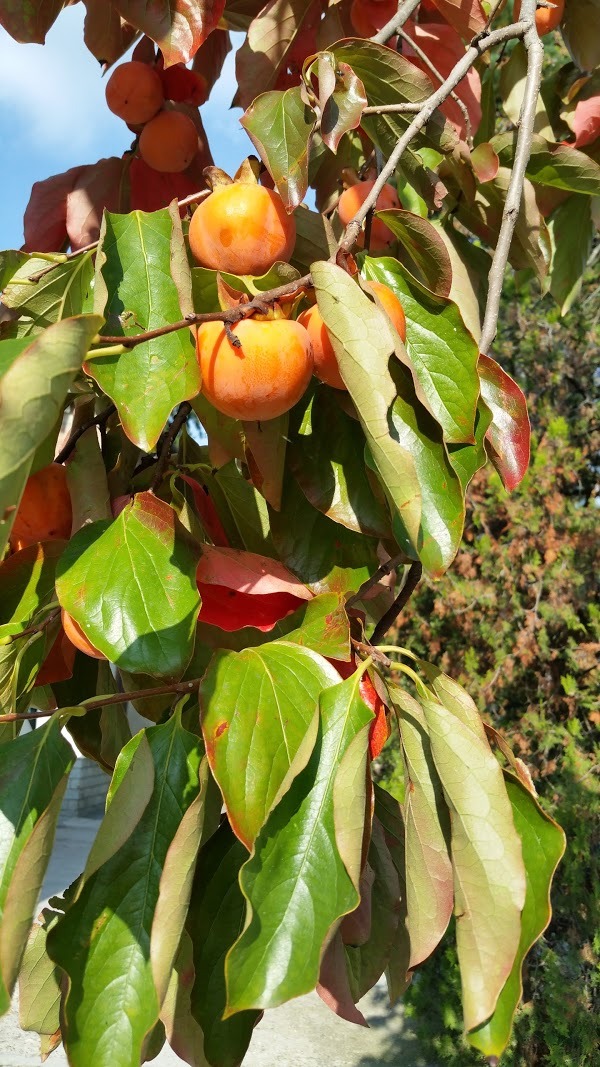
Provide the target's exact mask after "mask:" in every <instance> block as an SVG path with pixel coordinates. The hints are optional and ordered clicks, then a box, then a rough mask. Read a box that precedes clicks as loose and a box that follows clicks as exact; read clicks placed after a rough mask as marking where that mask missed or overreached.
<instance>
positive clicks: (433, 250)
mask: <svg viewBox="0 0 600 1067" xmlns="http://www.w3.org/2000/svg"><path fill="white" fill-rule="evenodd" d="M375 217H376V218H378V219H381V221H382V222H384V223H385V225H386V226H387V227H388V229H390V230H391V231H392V233H393V234H394V236H395V237H397V238H398V240H399V241H400V244H401V245H402V252H403V253H404V259H403V262H404V264H405V266H406V267H408V269H409V271H410V272H411V274H412V275H413V276H414V277H415V278H416V280H417V281H419V282H421V283H422V284H423V285H425V286H426V287H427V288H428V289H430V290H431V292H433V293H435V294H436V296H439V297H445V296H449V295H450V289H451V287H452V264H451V262H450V256H449V254H448V249H447V248H446V245H445V243H444V240H443V238H442V237H441V236H440V233H439V230H438V229H436V227H435V226H434V225H433V223H431V222H429V220H428V219H424V218H421V216H420V215H415V214H413V212H412V211H405V210H404V209H403V208H389V209H387V210H386V211H376V212H375Z"/></svg>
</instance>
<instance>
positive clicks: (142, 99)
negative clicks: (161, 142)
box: [106, 59, 164, 126]
mask: <svg viewBox="0 0 600 1067" xmlns="http://www.w3.org/2000/svg"><path fill="white" fill-rule="evenodd" d="M106 103H107V104H108V106H109V108H110V110H111V111H112V112H113V114H115V115H118V116H119V118H120V119H123V121H124V122H127V123H129V124H131V125H133V126H137V125H139V124H140V123H143V122H149V121H150V119H152V118H154V116H155V115H156V113H157V111H160V109H161V107H162V105H163V103H164V93H163V88H162V83H161V80H160V76H159V74H158V73H157V72H156V71H155V69H154V67H150V66H149V65H148V64H147V63H140V62H138V61H137V60H135V59H132V60H130V62H129V63H121V65H120V66H119V67H115V69H114V70H113V72H112V74H111V76H110V78H109V79H108V81H107V83H106Z"/></svg>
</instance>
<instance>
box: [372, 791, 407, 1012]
mask: <svg viewBox="0 0 600 1067" xmlns="http://www.w3.org/2000/svg"><path fill="white" fill-rule="evenodd" d="M374 795H375V815H376V816H377V818H378V819H379V822H380V823H381V825H382V827H383V830H384V834H385V841H386V844H387V847H388V849H389V851H390V856H391V857H392V860H393V863H394V866H395V868H396V871H397V873H398V880H399V883H400V899H399V901H398V926H397V927H396V933H395V936H394V940H393V943H392V945H391V946H390V955H389V959H388V965H387V969H386V979H387V986H388V993H389V997H390V1001H391V1003H392V1004H395V1003H396V1001H397V1000H398V998H399V997H401V996H402V994H403V993H404V992H405V991H406V989H407V988H408V985H409V983H410V979H411V975H410V974H409V962H410V937H409V934H408V929H407V926H406V920H407V906H406V850H405V839H406V828H405V823H404V816H403V813H402V808H401V807H400V804H399V803H398V801H397V800H396V798H395V797H393V796H391V795H390V794H389V793H388V792H387V791H386V790H385V789H382V788H381V786H379V785H375V786H374Z"/></svg>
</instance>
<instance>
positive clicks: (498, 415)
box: [478, 355, 531, 492]
mask: <svg viewBox="0 0 600 1067" xmlns="http://www.w3.org/2000/svg"><path fill="white" fill-rule="evenodd" d="M478 372H479V377H480V380H481V396H482V399H483V400H484V401H485V403H486V404H487V406H488V408H489V409H490V411H491V412H492V423H491V425H490V428H489V430H488V432H487V433H486V435H485V439H486V443H487V446H488V452H489V454H490V459H491V460H492V463H493V464H494V466H495V468H496V470H497V471H498V474H499V475H500V477H501V478H502V481H503V483H504V487H505V488H506V489H508V491H509V492H510V491H511V490H512V489H515V488H516V487H517V485H518V484H519V482H520V481H521V480H522V479H523V477H524V476H525V472H526V471H527V467H528V466H529V450H530V438H531V428H530V425H529V415H528V414H527V401H526V399H525V396H524V394H523V392H522V390H521V389H519V386H518V385H517V383H516V382H515V381H513V379H512V378H511V377H510V375H509V374H507V373H506V371H504V370H502V367H500V366H499V364H498V363H496V361H495V360H494V359H491V357H490V356H483V355H480V357H479V365H478Z"/></svg>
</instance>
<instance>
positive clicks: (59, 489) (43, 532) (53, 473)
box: [10, 463, 73, 552]
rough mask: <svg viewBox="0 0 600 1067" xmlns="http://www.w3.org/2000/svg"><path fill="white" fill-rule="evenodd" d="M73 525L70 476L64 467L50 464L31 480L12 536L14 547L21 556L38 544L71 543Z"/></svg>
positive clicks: (22, 500)
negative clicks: (28, 546) (30, 546)
mask: <svg viewBox="0 0 600 1067" xmlns="http://www.w3.org/2000/svg"><path fill="white" fill-rule="evenodd" d="M72 521H73V514H72V510H71V497H70V496H69V489H68V486H67V472H66V470H65V468H64V467H63V466H62V464H60V463H49V464H48V466H47V467H42V469H41V470H39V471H36V473H35V474H32V475H31V476H30V477H29V478H28V479H27V483H26V485H25V490H24V492H23V496H22V497H21V503H20V504H19V507H18V510H17V514H16V515H15V521H14V523H13V527H12V530H11V532H10V547H11V548H12V549H13V551H15V552H17V551H19V549H21V548H26V547H27V545H34V544H36V542H37V541H56V540H63V539H67V538H69V537H70V536H71V523H72Z"/></svg>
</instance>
